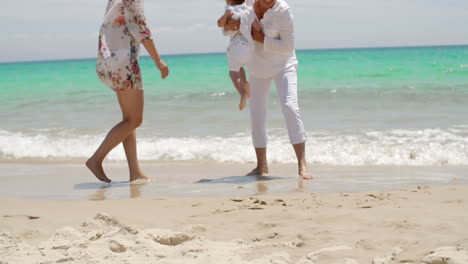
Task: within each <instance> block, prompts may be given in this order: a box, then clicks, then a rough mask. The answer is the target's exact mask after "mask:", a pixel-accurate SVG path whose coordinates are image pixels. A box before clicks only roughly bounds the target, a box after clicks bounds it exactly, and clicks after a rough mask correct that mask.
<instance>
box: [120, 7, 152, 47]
mask: <svg viewBox="0 0 468 264" xmlns="http://www.w3.org/2000/svg"><path fill="white" fill-rule="evenodd" d="M123 5H124V13H125V22H126V26H127V28H128V30H129V31H130V34H132V36H133V37H134V38H135V39H136V40H137V41H138V43H141V41H143V40H145V39H151V30H150V29H149V27H148V26H147V25H146V17H145V14H144V11H143V0H124V1H123Z"/></svg>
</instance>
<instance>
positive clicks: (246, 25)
mask: <svg viewBox="0 0 468 264" xmlns="http://www.w3.org/2000/svg"><path fill="white" fill-rule="evenodd" d="M247 2H250V1H247ZM226 10H229V11H230V12H231V13H232V14H233V15H232V18H233V19H239V20H240V27H239V31H240V33H241V34H237V31H223V32H224V35H226V36H230V38H231V41H230V43H229V46H228V48H227V57H228V64H229V71H235V72H238V71H239V70H240V68H241V67H243V66H245V65H246V64H247V63H248V62H249V60H250V58H251V57H252V53H253V52H254V43H253V39H252V35H251V33H250V32H251V30H250V29H251V27H252V23H253V21H254V19H255V13H254V12H253V9H252V7H251V5H248V4H246V3H244V4H242V5H226Z"/></svg>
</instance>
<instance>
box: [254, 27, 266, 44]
mask: <svg viewBox="0 0 468 264" xmlns="http://www.w3.org/2000/svg"><path fill="white" fill-rule="evenodd" d="M251 33H252V39H253V40H255V41H257V42H260V43H264V42H265V33H263V30H261V29H260V30H256V29H255V28H254V27H252V30H251Z"/></svg>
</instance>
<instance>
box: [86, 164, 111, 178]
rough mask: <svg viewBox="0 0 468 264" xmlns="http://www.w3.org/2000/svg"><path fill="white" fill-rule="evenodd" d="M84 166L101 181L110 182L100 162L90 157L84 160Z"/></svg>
mask: <svg viewBox="0 0 468 264" xmlns="http://www.w3.org/2000/svg"><path fill="white" fill-rule="evenodd" d="M86 167H88V169H89V170H90V171H91V172H92V173H93V174H94V176H96V178H97V179H98V180H100V181H102V182H107V183H109V182H111V179H109V178H107V176H106V173H104V169H103V168H102V162H97V161H95V160H93V159H92V158H91V159H89V160H88V161H86Z"/></svg>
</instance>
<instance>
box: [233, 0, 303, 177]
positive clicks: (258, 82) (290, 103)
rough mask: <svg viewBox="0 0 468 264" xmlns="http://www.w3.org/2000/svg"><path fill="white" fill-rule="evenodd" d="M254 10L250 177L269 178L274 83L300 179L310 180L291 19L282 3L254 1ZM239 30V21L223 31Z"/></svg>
mask: <svg viewBox="0 0 468 264" xmlns="http://www.w3.org/2000/svg"><path fill="white" fill-rule="evenodd" d="M253 8H254V11H255V14H256V16H257V19H258V20H257V22H259V23H260V24H261V28H260V30H256V29H255V27H252V38H253V39H254V43H255V44H254V46H255V52H254V53H253V57H252V59H251V61H250V62H249V63H248V64H247V69H248V72H249V82H250V87H251V97H250V117H251V126H252V141H253V145H254V147H255V152H256V155H257V167H256V168H255V169H254V170H252V172H250V173H249V175H268V163H267V151H266V147H267V129H266V122H267V101H268V95H269V91H270V88H271V83H272V82H275V85H276V90H277V92H278V96H279V99H280V103H281V109H282V111H283V115H284V118H285V120H286V125H287V128H288V135H289V139H290V142H291V144H292V145H293V147H294V151H295V152H296V156H297V161H298V167H299V176H300V177H302V178H303V179H311V177H310V176H309V173H308V170H307V162H306V158H305V142H306V133H305V129H304V125H303V123H302V120H301V116H300V113H299V106H298V100H297V64H298V63H297V59H296V52H295V48H294V42H295V40H294V23H293V15H292V13H291V10H290V8H289V5H288V4H287V3H286V2H285V1H284V0H256V1H255V3H254V6H253ZM239 26H240V22H239V21H238V20H237V21H236V20H231V21H228V23H227V24H226V26H225V29H226V30H235V29H237V28H239Z"/></svg>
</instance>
